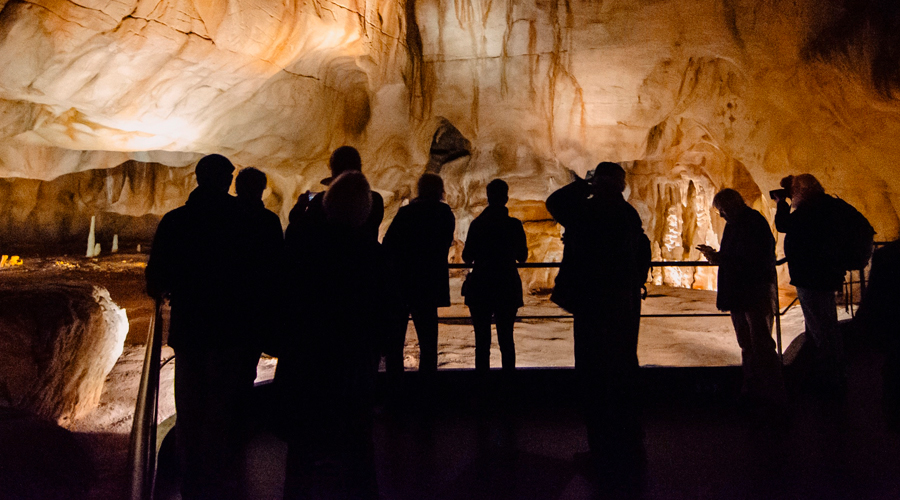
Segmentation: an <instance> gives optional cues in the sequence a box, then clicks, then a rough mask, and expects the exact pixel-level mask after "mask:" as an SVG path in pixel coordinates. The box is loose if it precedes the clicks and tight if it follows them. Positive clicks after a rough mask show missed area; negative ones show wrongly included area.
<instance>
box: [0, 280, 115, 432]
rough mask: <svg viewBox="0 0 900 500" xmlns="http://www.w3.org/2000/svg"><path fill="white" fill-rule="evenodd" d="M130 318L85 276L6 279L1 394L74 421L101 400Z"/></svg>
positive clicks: (0, 300) (1, 305) (1, 299)
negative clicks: (34, 280) (82, 278)
mask: <svg viewBox="0 0 900 500" xmlns="http://www.w3.org/2000/svg"><path fill="white" fill-rule="evenodd" d="M127 333H128V317H127V316H126V314H125V311H124V310H123V309H120V308H119V307H118V306H117V305H116V304H115V303H113V301H112V300H111V299H110V297H109V293H108V292H107V291H106V290H105V289H102V288H99V287H95V286H91V285H89V284H85V283H75V282H70V283H62V282H60V283H40V284H28V283H23V282H15V283H12V284H11V283H2V284H0V397H2V403H3V404H4V405H8V406H12V407H15V408H19V409H23V410H28V411H31V412H33V413H36V414H38V415H40V416H42V417H45V418H49V419H52V420H55V421H57V422H59V423H60V424H63V425H69V424H71V423H72V422H73V421H74V420H76V419H78V418H79V417H81V416H83V415H85V414H87V413H88V412H90V411H91V410H93V409H94V408H95V407H96V406H97V404H98V402H99V401H100V395H101V393H102V391H103V383H104V381H105V380H106V376H107V375H108V374H109V372H110V370H112V368H113V366H114V365H115V363H116V360H118V358H119V356H120V355H121V354H122V349H123V345H124V342H125V336H126V334H127Z"/></svg>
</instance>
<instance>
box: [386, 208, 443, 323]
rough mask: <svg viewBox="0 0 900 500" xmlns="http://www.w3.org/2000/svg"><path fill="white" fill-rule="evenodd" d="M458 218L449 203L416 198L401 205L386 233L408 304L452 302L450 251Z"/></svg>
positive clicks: (423, 304) (389, 249) (387, 244)
mask: <svg viewBox="0 0 900 500" xmlns="http://www.w3.org/2000/svg"><path fill="white" fill-rule="evenodd" d="M455 229H456V218H455V217H454V216H453V211H452V210H450V206H449V205H447V204H446V203H442V202H439V201H421V200H418V199H416V200H413V201H412V202H411V203H410V204H409V205H407V206H405V207H400V210H398V211H397V215H396V217H394V221H393V222H391V226H390V227H389V228H388V230H387V233H385V235H384V246H385V248H386V249H387V251H388V252H389V254H390V255H391V258H392V259H393V262H394V268H395V269H396V270H397V272H398V273H399V276H400V280H399V281H400V286H401V290H402V292H403V295H404V297H405V299H406V302H407V304H409V305H415V306H419V307H446V306H449V305H450V274H449V269H450V268H449V265H448V262H447V260H448V253H449V250H450V246H451V245H452V244H453V233H454V231H455Z"/></svg>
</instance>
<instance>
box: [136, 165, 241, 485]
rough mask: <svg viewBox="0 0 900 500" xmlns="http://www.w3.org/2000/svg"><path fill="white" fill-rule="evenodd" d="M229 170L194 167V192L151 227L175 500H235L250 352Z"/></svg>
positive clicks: (237, 210) (152, 286)
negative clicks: (162, 314)
mask: <svg viewBox="0 0 900 500" xmlns="http://www.w3.org/2000/svg"><path fill="white" fill-rule="evenodd" d="M233 171H234V167H233V166H232V164H231V162H230V161H228V159H227V158H225V157H224V156H221V155H209V156H206V157H204V158H203V159H201V160H200V162H199V163H198V164H197V169H196V174H197V188H196V189H194V191H192V192H191V194H190V197H189V198H188V201H187V203H185V205H184V206H182V207H180V208H176V209H175V210H172V211H171V212H169V213H167V214H166V215H165V216H164V217H163V218H162V220H161V221H160V223H159V227H158V228H157V230H156V236H155V237H154V240H153V247H152V249H151V252H150V260H149V262H148V263H147V272H146V274H147V291H148V293H149V294H150V295H151V296H153V297H156V298H159V297H161V296H162V295H163V294H169V295H170V297H171V307H172V310H171V322H170V334H169V345H171V346H172V348H173V349H174V350H175V354H176V356H177V358H176V365H175V405H176V409H177V411H178V425H177V442H178V448H179V450H180V452H181V458H182V464H183V468H184V469H183V484H182V497H183V498H185V499H194V498H210V499H213V498H219V499H221V498H239V497H240V496H241V494H242V492H241V485H240V481H239V477H240V474H239V472H240V467H239V463H240V459H241V448H242V444H243V439H244V438H245V436H246V428H245V423H246V422H245V419H244V412H245V410H246V401H247V397H248V396H249V392H250V390H251V389H252V388H253V381H254V379H255V378H256V364H257V362H258V352H257V353H255V357H254V350H253V349H252V348H250V349H248V348H247V345H246V344H247V343H246V340H245V339H244V338H242V337H243V335H242V333H243V332H242V328H241V327H242V323H241V315H240V308H241V307H242V305H243V304H244V303H245V299H246V296H245V295H244V293H245V292H244V291H243V289H242V288H243V287H242V286H241V285H242V284H243V283H244V282H245V281H246V266H244V265H242V262H244V261H245V260H242V258H241V257H242V255H244V254H245V253H246V252H245V251H246V241H247V239H246V235H245V228H246V216H245V212H244V211H243V210H242V209H241V207H240V205H239V204H238V202H237V200H236V199H235V198H233V197H231V196H229V194H228V189H229V187H230V185H231V178H232V172H233Z"/></svg>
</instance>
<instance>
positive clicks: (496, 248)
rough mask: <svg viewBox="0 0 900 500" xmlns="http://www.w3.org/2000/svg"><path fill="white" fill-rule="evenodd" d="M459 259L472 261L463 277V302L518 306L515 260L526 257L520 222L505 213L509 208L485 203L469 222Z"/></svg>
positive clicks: (519, 283)
mask: <svg viewBox="0 0 900 500" xmlns="http://www.w3.org/2000/svg"><path fill="white" fill-rule="evenodd" d="M462 257H463V260H464V261H466V262H467V263H469V264H473V267H472V273H471V274H470V275H469V276H468V277H467V278H466V283H467V286H466V288H467V289H466V305H468V306H481V307H492V308H498V309H500V308H505V309H509V308H519V307H522V306H523V305H524V303H523V301H522V279H521V278H520V277H519V270H518V269H517V268H516V262H525V261H526V260H527V259H528V243H527V241H526V238H525V229H524V228H523V226H522V222H521V221H519V220H518V219H516V218H513V217H510V216H509V209H507V208H506V207H501V206H488V207H487V208H485V209H484V211H483V212H482V213H481V215H479V216H478V217H476V218H475V220H474V221H472V225H471V226H469V235H468V236H467V237H466V246H465V248H464V249H463V253H462Z"/></svg>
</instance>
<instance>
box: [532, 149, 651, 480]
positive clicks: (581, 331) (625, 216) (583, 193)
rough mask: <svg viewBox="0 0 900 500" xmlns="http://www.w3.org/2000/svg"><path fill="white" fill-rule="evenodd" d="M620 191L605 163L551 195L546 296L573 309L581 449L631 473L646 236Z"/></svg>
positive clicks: (605, 465) (639, 453) (615, 172)
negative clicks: (551, 262)
mask: <svg viewBox="0 0 900 500" xmlns="http://www.w3.org/2000/svg"><path fill="white" fill-rule="evenodd" d="M624 190H625V170H623V169H622V167H621V166H620V165H619V164H617V163H612V162H603V163H600V164H599V165H598V166H597V168H596V170H595V171H594V175H593V176H592V177H591V178H590V180H589V181H586V180H584V179H581V178H578V177H577V176H575V181H574V182H572V183H570V184H569V185H567V186H564V187H562V188H560V189H558V190H557V191H555V192H554V193H553V194H551V195H550V197H549V198H547V210H548V211H549V212H550V214H551V215H552V216H553V218H554V219H556V221H557V222H558V223H559V224H561V225H562V226H563V227H564V228H565V234H564V236H563V242H564V244H565V247H564V250H563V258H562V263H561V265H560V269H559V275H558V276H557V278H556V282H555V286H554V289H553V295H552V296H551V300H553V301H554V302H555V303H557V304H558V305H560V306H562V307H563V308H565V309H566V310H568V311H569V312H571V313H572V315H573V316H574V334H575V373H576V375H577V378H578V382H579V386H580V390H581V394H582V404H583V410H584V414H585V423H586V426H587V431H588V432H587V433H588V446H589V449H590V451H589V453H588V454H586V455H584V456H585V457H586V458H588V459H589V461H590V463H592V464H594V465H597V466H598V467H600V471H606V472H612V471H615V472H622V473H630V472H637V471H639V470H640V468H641V466H642V464H643V462H644V454H643V442H642V440H643V431H642V429H641V424H640V420H639V416H638V411H637V404H636V395H635V392H636V380H637V375H638V368H639V365H638V358H637V342H638V329H639V326H640V314H641V289H642V287H643V285H644V282H645V281H646V279H647V272H648V270H649V265H650V241H649V239H648V238H647V236H646V235H645V234H644V230H643V228H642V226H641V218H640V216H639V215H638V213H637V211H636V210H635V209H634V208H633V207H632V206H631V205H629V204H628V202H626V201H625V199H624V198H623V196H622V193H623V192H624ZM577 455H578V456H579V457H580V456H582V455H583V454H577ZM617 476H618V474H617ZM621 477H627V474H625V475H622V476H621Z"/></svg>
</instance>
